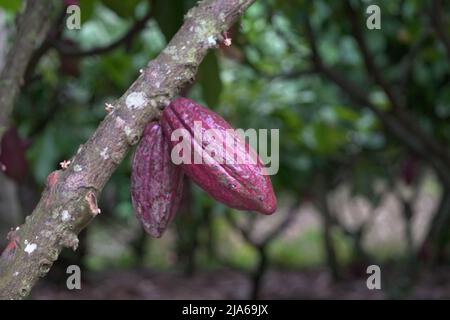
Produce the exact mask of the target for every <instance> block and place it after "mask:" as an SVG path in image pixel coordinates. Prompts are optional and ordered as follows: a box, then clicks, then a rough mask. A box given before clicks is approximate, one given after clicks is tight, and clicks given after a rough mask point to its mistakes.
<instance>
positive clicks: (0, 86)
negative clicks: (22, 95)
mask: <svg viewBox="0 0 450 320" xmlns="http://www.w3.org/2000/svg"><path fill="white" fill-rule="evenodd" d="M59 2H60V1H56V0H42V1H34V0H28V1H27V2H26V6H25V10H24V12H23V13H22V14H21V15H20V16H19V19H18V28H17V34H16V36H15V41H14V43H13V45H12V47H11V49H10V50H9V53H8V56H7V57H6V63H5V66H4V68H3V70H2V73H1V75H0V139H1V138H2V136H3V134H4V132H5V131H6V130H7V129H8V126H9V117H10V114H11V112H12V110H13V108H14V102H15V101H16V98H17V96H18V95H19V92H20V87H21V86H22V84H23V82H24V75H25V71H26V69H27V66H28V63H29V61H30V59H31V57H32V55H33V52H34V50H35V49H36V48H37V47H38V46H39V45H40V44H41V43H42V41H43V40H44V37H45V36H46V35H47V32H48V29H49V27H50V25H51V23H52V13H53V12H54V11H55V9H56V8H57V7H58V3H59Z"/></svg>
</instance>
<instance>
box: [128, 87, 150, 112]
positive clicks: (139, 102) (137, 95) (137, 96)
mask: <svg viewBox="0 0 450 320" xmlns="http://www.w3.org/2000/svg"><path fill="white" fill-rule="evenodd" d="M147 103H148V99H147V96H146V95H145V93H144V92H141V91H139V92H132V93H130V94H129V95H128V96H127V99H126V100H125V104H126V105H127V107H128V109H142V108H144V107H145V106H146V105H147Z"/></svg>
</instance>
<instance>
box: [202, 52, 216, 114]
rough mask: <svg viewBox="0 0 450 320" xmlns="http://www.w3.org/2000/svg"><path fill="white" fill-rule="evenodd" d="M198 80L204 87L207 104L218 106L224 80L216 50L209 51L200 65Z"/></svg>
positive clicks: (204, 97) (212, 106) (213, 106)
mask: <svg viewBox="0 0 450 320" xmlns="http://www.w3.org/2000/svg"><path fill="white" fill-rule="evenodd" d="M198 82H199V84H200V86H201V87H202V91H203V99H204V100H205V102H206V103H207V105H208V106H209V107H210V108H215V107H217V105H218V104H219V99H220V93H221V92H222V80H221V78H220V68H219V61H218V59H217V55H216V54H215V53H214V52H209V53H208V54H207V55H206V57H205V59H204V60H203V62H202V64H201V65H200V67H199V70H198Z"/></svg>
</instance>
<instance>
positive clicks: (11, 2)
mask: <svg viewBox="0 0 450 320" xmlns="http://www.w3.org/2000/svg"><path fill="white" fill-rule="evenodd" d="M22 3H23V1H22V0H0V8H3V9H4V10H5V11H9V12H11V13H17V12H19V11H20V9H22Z"/></svg>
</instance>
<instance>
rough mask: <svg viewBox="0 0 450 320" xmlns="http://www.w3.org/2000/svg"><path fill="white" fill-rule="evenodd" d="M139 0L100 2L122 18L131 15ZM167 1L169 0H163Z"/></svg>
mask: <svg viewBox="0 0 450 320" xmlns="http://www.w3.org/2000/svg"><path fill="white" fill-rule="evenodd" d="M139 2H140V0H127V1H123V0H102V3H103V4H104V5H105V6H106V7H108V8H109V9H111V10H112V11H114V12H115V13H117V15H118V16H120V17H122V18H129V17H133V16H134V13H135V9H136V6H137V5H138V4H139ZM165 2H169V1H165Z"/></svg>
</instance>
